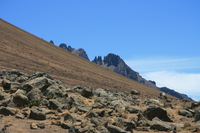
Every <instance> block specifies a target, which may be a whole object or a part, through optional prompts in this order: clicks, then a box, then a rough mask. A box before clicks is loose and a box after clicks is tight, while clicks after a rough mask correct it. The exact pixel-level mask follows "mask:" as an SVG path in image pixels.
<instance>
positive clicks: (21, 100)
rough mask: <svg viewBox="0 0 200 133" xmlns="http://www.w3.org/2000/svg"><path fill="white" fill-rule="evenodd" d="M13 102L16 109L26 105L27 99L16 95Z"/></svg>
mask: <svg viewBox="0 0 200 133" xmlns="http://www.w3.org/2000/svg"><path fill="white" fill-rule="evenodd" d="M13 102H14V103H15V104H16V105H17V107H25V106H27V105H28V98H27V96H25V95H23V94H21V93H16V94H15V95H14V96H13Z"/></svg>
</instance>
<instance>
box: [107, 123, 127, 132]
mask: <svg viewBox="0 0 200 133" xmlns="http://www.w3.org/2000/svg"><path fill="white" fill-rule="evenodd" d="M106 128H107V129H108V131H109V132H110V133H128V132H127V131H125V130H123V129H121V128H119V127H117V126H114V125H111V124H108V125H107V126H106Z"/></svg>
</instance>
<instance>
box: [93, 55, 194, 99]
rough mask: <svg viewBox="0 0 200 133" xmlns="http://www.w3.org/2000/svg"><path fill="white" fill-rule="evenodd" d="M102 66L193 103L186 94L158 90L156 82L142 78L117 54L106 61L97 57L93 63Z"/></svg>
mask: <svg viewBox="0 0 200 133" xmlns="http://www.w3.org/2000/svg"><path fill="white" fill-rule="evenodd" d="M92 62H94V63H96V64H98V65H100V66H103V67H105V68H107V69H109V70H111V71H114V72H116V73H118V74H121V75H123V76H125V77H128V78H130V79H133V80H135V81H137V82H140V83H142V84H145V85H147V86H150V87H152V88H155V89H158V90H160V91H163V92H165V93H167V94H170V95H172V96H174V97H177V98H179V99H187V100H190V101H193V100H192V99H191V98H189V97H188V96H187V95H185V94H181V93H178V92H176V91H174V90H171V89H169V88H167V87H161V88H158V87H157V86H156V82H155V81H151V80H149V81H147V80H146V79H144V78H142V77H141V76H140V75H139V73H138V72H136V71H134V70H132V69H131V68H130V67H129V66H128V65H127V64H126V63H125V62H124V61H123V60H122V59H121V58H120V57H119V56H118V55H115V54H108V55H107V56H105V57H104V59H103V60H102V57H101V56H98V57H95V58H94V60H93V61H92Z"/></svg>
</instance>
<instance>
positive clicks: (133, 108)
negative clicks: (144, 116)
mask: <svg viewBox="0 0 200 133" xmlns="http://www.w3.org/2000/svg"><path fill="white" fill-rule="evenodd" d="M126 110H127V111H128V112H129V113H138V112H140V111H142V109H141V108H140V107H137V106H128V107H127V108H126Z"/></svg>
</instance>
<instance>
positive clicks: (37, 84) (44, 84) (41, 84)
mask: <svg viewBox="0 0 200 133" xmlns="http://www.w3.org/2000/svg"><path fill="white" fill-rule="evenodd" d="M27 84H29V85H31V86H33V88H38V89H40V90H42V91H45V90H46V89H47V88H48V87H49V86H50V85H51V82H50V80H49V79H48V78H46V77H38V78H35V79H32V80H30V81H28V82H27Z"/></svg>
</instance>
